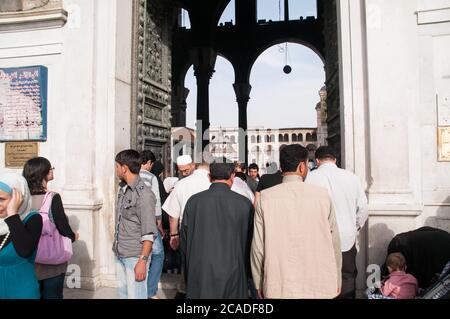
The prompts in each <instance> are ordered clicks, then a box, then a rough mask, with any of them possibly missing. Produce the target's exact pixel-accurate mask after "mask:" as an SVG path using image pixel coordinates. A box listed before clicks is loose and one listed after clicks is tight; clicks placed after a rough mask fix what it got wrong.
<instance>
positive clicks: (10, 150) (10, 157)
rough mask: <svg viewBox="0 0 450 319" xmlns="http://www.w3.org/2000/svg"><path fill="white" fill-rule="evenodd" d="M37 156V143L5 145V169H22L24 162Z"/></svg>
mask: <svg viewBox="0 0 450 319" xmlns="http://www.w3.org/2000/svg"><path fill="white" fill-rule="evenodd" d="M38 155H39V149H38V143H37V142H9V143H5V167H7V168H22V167H23V166H24V165H25V162H26V161H28V160H29V159H31V158H34V157H37V156H38Z"/></svg>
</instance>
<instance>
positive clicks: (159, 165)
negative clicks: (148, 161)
mask: <svg viewBox="0 0 450 319" xmlns="http://www.w3.org/2000/svg"><path fill="white" fill-rule="evenodd" d="M151 172H152V173H153V174H154V175H155V176H159V174H161V173H162V172H164V165H163V164H162V163H161V162H160V161H156V162H155V164H153V167H152V169H151Z"/></svg>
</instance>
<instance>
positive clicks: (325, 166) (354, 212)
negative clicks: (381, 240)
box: [306, 146, 368, 298]
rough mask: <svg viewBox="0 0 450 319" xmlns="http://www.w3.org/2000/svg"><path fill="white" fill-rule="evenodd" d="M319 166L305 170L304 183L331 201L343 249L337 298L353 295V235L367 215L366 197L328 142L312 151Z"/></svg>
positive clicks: (354, 266)
mask: <svg viewBox="0 0 450 319" xmlns="http://www.w3.org/2000/svg"><path fill="white" fill-rule="evenodd" d="M315 157H316V161H317V166H318V168H317V169H316V170H314V171H312V172H310V173H309V174H308V177H307V178H306V183H309V184H313V185H316V186H322V187H324V188H326V189H327V190H328V193H329V194H330V197H331V200H332V202H333V205H334V208H335V211H336V218H337V224H338V228H339V234H340V238H341V250H342V292H341V295H340V298H355V292H356V276H357V273H358V272H357V269H356V253H357V250H356V237H357V235H358V231H359V230H360V229H361V228H362V227H363V226H364V224H365V222H366V220H367V216H368V205H367V198H366V194H365V192H364V189H363V187H362V185H361V182H360V180H359V178H358V176H356V175H355V174H353V173H351V172H349V171H346V170H344V169H340V168H338V167H337V165H336V155H335V153H334V151H333V149H331V148H330V147H328V146H322V147H319V148H318V149H317V151H316V154H315Z"/></svg>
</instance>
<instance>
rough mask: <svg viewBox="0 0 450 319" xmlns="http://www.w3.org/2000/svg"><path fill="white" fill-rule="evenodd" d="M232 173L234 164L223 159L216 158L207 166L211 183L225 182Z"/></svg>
mask: <svg viewBox="0 0 450 319" xmlns="http://www.w3.org/2000/svg"><path fill="white" fill-rule="evenodd" d="M233 173H234V163H232V162H230V161H229V160H228V159H227V158H225V157H219V158H216V159H215V160H214V161H213V162H212V163H211V164H210V166H209V174H210V175H211V179H212V180H213V181H217V180H227V179H230V178H231V175H232V174H233Z"/></svg>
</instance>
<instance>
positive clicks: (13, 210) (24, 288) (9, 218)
mask: <svg viewBox="0 0 450 319" xmlns="http://www.w3.org/2000/svg"><path fill="white" fill-rule="evenodd" d="M41 231H42V217H41V216H40V215H39V214H38V213H37V212H34V211H32V210H31V196H30V191H29V189H28V185H27V181H26V180H25V178H23V177H22V176H20V175H17V174H13V173H3V174H0V299H39V297H40V293H39V284H38V281H37V278H36V274H35V271H34V259H35V257H36V251H37V247H38V244H39V239H40V237H41Z"/></svg>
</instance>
